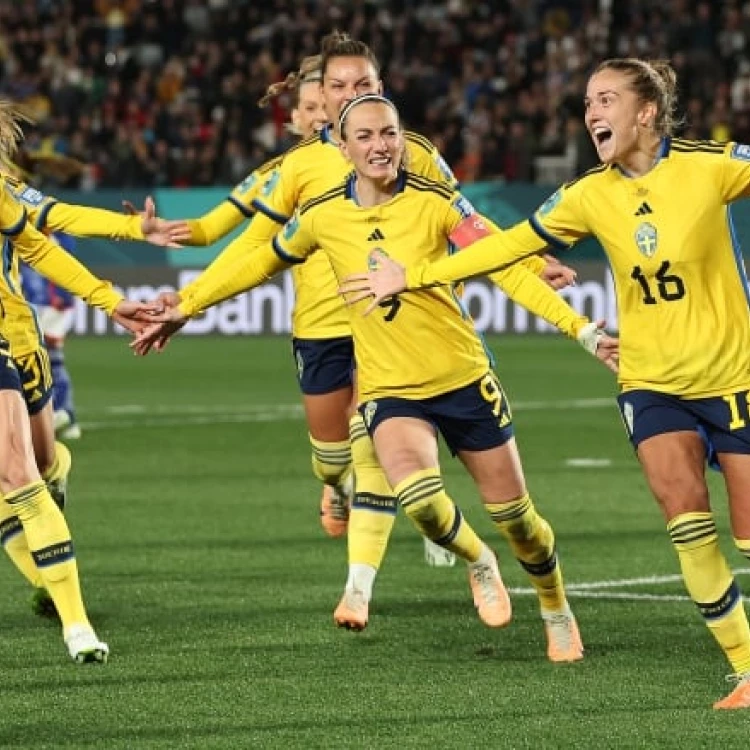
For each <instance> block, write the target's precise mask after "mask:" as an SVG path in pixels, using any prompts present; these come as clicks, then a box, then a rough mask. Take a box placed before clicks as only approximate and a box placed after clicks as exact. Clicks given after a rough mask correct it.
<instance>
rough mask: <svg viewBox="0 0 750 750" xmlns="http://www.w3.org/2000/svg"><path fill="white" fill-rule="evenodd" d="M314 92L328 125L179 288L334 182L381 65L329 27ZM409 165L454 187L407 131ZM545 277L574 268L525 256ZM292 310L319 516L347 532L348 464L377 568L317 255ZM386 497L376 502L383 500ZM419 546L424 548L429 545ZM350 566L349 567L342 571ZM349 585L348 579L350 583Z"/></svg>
mask: <svg viewBox="0 0 750 750" xmlns="http://www.w3.org/2000/svg"><path fill="white" fill-rule="evenodd" d="M320 69H321V76H322V82H321V92H322V96H323V101H324V104H325V110H326V113H327V114H328V116H329V117H330V119H331V121H332V124H329V125H327V126H326V127H324V128H323V129H322V130H321V131H320V133H319V134H317V135H315V136H314V137H311V138H308V139H306V140H303V141H302V142H301V143H300V144H298V145H297V146H295V147H293V148H292V149H290V150H289V151H288V152H287V153H286V154H285V155H284V157H283V160H282V161H281V163H280V164H279V166H278V168H277V169H276V170H274V172H273V174H272V175H271V177H270V178H269V179H268V181H267V182H266V184H265V185H264V186H263V187H262V189H261V191H260V194H259V195H258V196H257V197H256V199H255V200H254V201H253V206H254V208H255V209H257V211H258V213H257V215H256V217H255V218H254V220H253V222H252V224H251V225H250V227H249V228H248V230H247V232H246V234H245V235H244V236H243V238H242V242H238V243H233V245H230V246H229V247H228V248H226V249H225V250H224V252H223V253H222V255H220V256H219V258H218V259H217V260H216V261H214V263H213V264H211V266H209V268H208V269H207V270H206V271H205V272H204V274H203V275H202V276H200V277H199V278H198V279H196V280H195V281H194V282H193V284H191V285H189V286H188V287H186V289H185V291H187V292H191V291H192V290H194V289H199V288H200V287H201V286H202V285H203V284H207V283H211V282H212V280H213V279H216V278H222V277H223V275H224V273H226V269H227V268H229V267H231V264H232V263H233V262H235V261H236V260H237V259H238V258H241V257H242V256H243V255H245V254H247V252H248V251H251V250H252V249H253V248H260V247H265V246H267V245H268V243H269V242H270V241H271V239H272V238H273V237H274V236H275V234H276V233H277V232H278V230H279V225H280V224H283V223H284V222H285V221H286V220H287V219H289V218H290V217H291V216H292V214H293V213H294V211H295V209H296V208H298V207H299V206H301V205H302V204H303V203H304V202H305V201H308V200H310V199H312V198H314V197H316V196H318V195H321V194H322V193H324V192H325V191H326V190H328V189H330V188H332V187H334V186H335V185H336V184H338V183H339V182H341V181H342V180H343V179H344V177H345V176H346V174H347V173H348V172H349V171H350V169H351V166H350V165H349V164H348V163H347V161H346V159H345V158H344V157H343V156H342V154H341V153H340V151H339V149H338V147H337V144H338V142H339V141H340V137H341V136H340V133H339V131H338V116H339V114H340V112H341V109H342V107H343V106H344V105H345V104H346V103H347V102H348V101H350V100H351V99H353V98H354V97H356V96H359V95H361V94H367V93H377V94H380V93H382V90H383V84H382V81H381V80H380V77H379V76H380V68H379V64H378V61H377V58H376V57H375V55H374V54H373V53H372V51H371V50H370V49H369V47H368V46H367V45H366V44H364V43H362V42H360V41H357V40H354V39H351V38H350V37H349V36H348V35H346V34H341V33H338V32H334V33H333V34H331V35H329V36H327V37H326V38H325V39H324V40H323V42H322V59H321V62H320ZM405 140H406V150H407V155H408V156H407V158H408V161H409V170H410V171H411V172H413V173H415V174H418V175H422V176H424V177H428V178H431V179H434V180H438V181H442V182H444V183H446V184H447V185H449V186H451V187H454V186H455V184H456V183H455V179H454V177H453V174H452V173H451V171H450V169H449V167H448V166H447V164H446V163H445V161H444V160H443V159H442V157H441V156H440V154H439V153H438V151H437V149H436V148H435V147H434V145H433V144H432V143H430V142H429V141H428V140H427V139H426V138H423V137H422V136H420V135H417V134H416V133H410V132H407V133H406V135H405ZM380 231H381V230H380V229H379V228H378V227H377V226H373V227H372V230H371V232H369V233H368V235H367V236H366V237H365V238H364V241H365V242H366V243H368V244H370V245H371V246H372V247H377V246H378V243H379V242H380V240H381V237H380ZM529 264H530V266H531V267H533V268H535V269H536V271H537V273H545V274H546V278H547V279H548V281H549V283H551V284H556V285H565V284H567V283H569V282H570V280H571V279H572V278H574V276H575V275H574V274H573V273H572V272H571V271H570V269H567V268H565V267H563V266H559V265H555V266H551V267H546V266H545V263H544V261H542V260H541V259H539V258H535V259H533V260H532V261H529ZM293 278H294V284H295V292H296V299H295V309H294V313H293V336H294V338H293V350H294V356H295V360H296V364H297V370H298V376H299V383H300V388H301V390H302V398H303V403H304V408H305V414H306V418H307V424H308V428H309V434H310V442H311V445H312V463H313V471H314V473H315V475H316V477H318V478H319V479H320V480H321V481H322V482H323V483H324V485H326V486H328V487H330V488H332V490H333V491H332V492H331V491H329V492H328V493H324V499H323V503H322V507H321V521H322V523H323V526H324V528H325V530H326V531H327V532H328V533H329V534H330V535H332V536H340V535H342V534H344V533H345V532H346V529H347V522H348V518H349V502H350V495H351V483H350V464H351V460H352V458H353V459H354V464H355V467H358V468H359V473H358V476H357V496H356V497H355V499H354V507H353V513H352V526H353V531H352V530H350V534H349V540H348V541H349V558H350V564H353V565H360V564H366V565H367V567H375V568H377V567H379V565H380V561H381V560H382V558H383V555H384V554H385V548H386V544H387V541H388V537H389V534H390V531H391V528H392V525H393V520H394V517H395V508H396V503H395V500H394V499H393V498H392V497H391V493H390V488H389V487H388V484H387V482H386V481H385V478H384V477H383V475H382V472H381V471H380V469H379V468H378V466H377V462H376V460H375V457H374V452H373V450H372V446H371V443H370V441H369V438H368V437H367V433H366V431H365V430H364V426H363V425H362V422H361V418H358V417H357V416H356V415H355V417H354V420H353V421H354V424H353V426H352V437H353V438H356V440H352V444H351V451H350V440H349V433H350V427H349V418H350V414H351V404H352V401H353V399H354V397H355V393H354V390H355V389H354V384H353V371H354V352H353V344H352V333H351V326H350V323H349V316H348V314H347V312H346V310H345V307H344V304H343V302H342V300H341V298H340V297H339V295H338V292H337V287H338V283H337V281H336V279H335V277H334V275H333V272H332V270H331V266H330V263H329V261H328V259H327V257H326V256H325V254H324V253H318V254H316V255H314V256H313V257H312V258H311V259H310V260H309V261H308V262H307V263H305V265H304V266H302V267H299V266H297V267H295V268H294V269H293ZM388 497H390V499H388V500H385V499H384V498H388ZM428 546H429V547H431V545H429V543H428ZM350 572H351V571H350ZM350 583H351V581H350Z"/></svg>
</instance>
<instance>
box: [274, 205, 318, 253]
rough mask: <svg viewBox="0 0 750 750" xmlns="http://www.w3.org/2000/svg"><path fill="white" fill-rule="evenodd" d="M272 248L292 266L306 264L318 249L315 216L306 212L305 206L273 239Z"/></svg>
mask: <svg viewBox="0 0 750 750" xmlns="http://www.w3.org/2000/svg"><path fill="white" fill-rule="evenodd" d="M272 246H273V249H274V251H275V252H276V254H277V255H278V256H279V258H281V259H282V260H283V261H284V262H285V263H288V264H290V265H293V264H297V263H304V262H305V259H306V258H307V256H308V255H310V253H312V252H313V251H314V250H315V249H316V248H317V247H318V244H317V241H316V239H315V235H314V232H313V216H312V215H311V214H310V213H306V212H305V210H304V206H303V207H302V208H301V209H300V210H299V211H297V212H296V213H295V214H294V216H292V218H291V219H289V221H288V222H287V223H286V224H285V225H284V228H283V229H282V230H281V231H280V232H279V233H278V234H277V235H276V236H275V237H274V238H273V241H272Z"/></svg>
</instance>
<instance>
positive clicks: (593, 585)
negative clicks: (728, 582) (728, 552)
mask: <svg viewBox="0 0 750 750" xmlns="http://www.w3.org/2000/svg"><path fill="white" fill-rule="evenodd" d="M732 573H733V574H734V575H736V576H742V575H748V574H749V573H750V568H737V569H736V570H734V571H732ZM681 581H682V576H681V575H680V574H678V573H670V574H668V575H662V576H644V577H643V578H620V579H613V580H606V581H583V582H581V583H569V584H567V585H566V587H565V588H566V591H567V593H568V595H569V596H571V597H576V598H578V599H620V600H624V601H653V602H689V601H692V600H691V599H690V597H689V596H687V595H685V594H654V593H651V592H635V591H609V590H603V589H617V588H628V587H630V586H649V585H651V586H653V585H657V586H658V585H659V584H663V583H677V582H681ZM509 591H510V593H511V594H518V595H520V596H535V595H536V590H535V589H530V588H511V589H509Z"/></svg>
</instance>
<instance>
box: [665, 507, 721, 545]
mask: <svg viewBox="0 0 750 750" xmlns="http://www.w3.org/2000/svg"><path fill="white" fill-rule="evenodd" d="M667 531H668V532H669V536H670V537H672V543H673V544H674V546H675V547H677V549H678V550H680V549H682V550H691V549H697V548H698V547H703V546H705V545H707V544H712V543H714V542H716V541H717V540H718V538H719V537H718V534H717V533H716V524H715V523H714V517H713V514H712V513H710V512H705V511H701V512H695V513H680V515H679V516H675V517H674V518H673V519H672V520H671V521H670V522H669V523H668V524H667Z"/></svg>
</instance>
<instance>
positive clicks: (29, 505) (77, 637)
mask: <svg viewBox="0 0 750 750" xmlns="http://www.w3.org/2000/svg"><path fill="white" fill-rule="evenodd" d="M6 132H7V131H6ZM3 147H7V141H6V142H3ZM0 233H2V235H3V239H4V254H5V257H6V258H7V259H13V258H14V257H16V255H18V256H20V257H21V258H22V259H23V260H24V261H25V262H27V263H29V264H31V265H32V266H33V267H34V268H36V269H37V270H38V271H39V272H40V273H42V274H43V275H44V276H47V277H48V278H50V279H52V280H53V281H54V282H55V283H57V284H59V285H60V286H62V287H64V288H66V289H68V290H69V291H71V292H73V293H74V294H77V295H79V296H80V297H82V298H83V299H85V300H86V301H87V302H89V303H90V304H92V305H94V306H96V307H99V308H101V309H103V310H105V311H106V312H107V313H109V314H110V315H112V316H113V317H115V319H117V320H118V321H119V322H121V323H123V324H124V325H126V326H127V327H129V328H131V330H135V329H134V327H133V322H132V321H136V320H138V319H139V318H141V317H143V316H144V315H146V313H147V312H148V310H149V309H151V308H149V307H148V306H146V305H143V304H141V303H134V302H126V301H124V300H123V298H122V296H121V295H120V294H118V293H116V292H115V291H114V290H113V289H112V288H111V285H110V284H108V283H106V282H103V281H101V280H99V279H97V278H96V277H94V276H92V275H91V274H90V273H89V272H88V271H87V270H86V269H85V268H84V267H83V266H82V265H81V264H80V263H78V261H76V260H75V259H74V258H72V257H71V256H69V255H68V254H67V253H66V252H65V251H63V250H62V249H61V248H59V247H58V246H57V245H55V244H54V243H52V242H51V241H50V240H48V239H47V238H46V237H44V235H42V234H41V233H39V232H38V231H37V230H35V229H34V228H33V226H32V225H31V224H30V223H29V222H28V221H27V211H26V209H25V208H24V206H23V204H22V203H21V201H19V200H18V199H17V197H16V196H15V195H14V193H13V186H12V185H10V184H8V182H7V181H6V180H5V178H3V177H1V176H0ZM17 294H18V292H17V290H16V289H15V288H14V286H13V285H12V282H11V280H10V277H9V276H8V275H7V272H6V273H5V274H3V275H2V280H1V281H0V445H2V446H3V449H2V450H0V494H1V495H2V502H1V504H2V507H3V508H4V509H5V510H4V511H3V517H2V522H0V538H3V539H5V538H7V537H9V536H10V537H12V536H16V535H18V533H19V532H20V531H21V530H22V532H23V534H24V538H25V540H26V542H27V544H28V549H29V550H30V560H29V566H30V569H29V570H28V576H29V577H30V578H31V577H33V576H38V577H39V578H40V579H41V584H42V585H43V587H44V588H45V589H46V591H47V592H48V593H49V595H50V597H51V598H52V601H53V603H54V605H55V609H56V611H57V613H58V615H59V617H60V620H61V623H62V628H63V639H64V641H65V644H66V647H67V649H68V653H69V654H70V656H71V658H72V659H73V660H74V661H75V662H77V663H83V662H104V661H106V660H107V655H108V653H109V649H108V647H107V644H106V643H103V642H101V641H100V640H99V639H98V638H97V636H96V634H95V632H94V630H93V628H92V627H91V624H90V622H89V619H88V616H87V614H86V609H85V607H84V604H83V599H82V597H81V590H80V584H79V581H78V569H77V566H76V561H75V555H74V552H73V543H72V541H71V538H70V531H69V530H68V526H67V524H66V523H65V517H64V516H63V514H62V511H61V510H60V509H59V508H58V506H57V505H56V504H55V502H54V500H53V499H52V496H51V495H50V493H49V490H48V489H47V485H46V484H45V482H44V481H43V479H42V477H41V475H40V473H39V470H38V469H37V461H36V458H35V455H34V447H33V444H32V438H31V423H30V418H29V413H28V410H27V404H26V400H25V399H24V395H23V386H22V375H21V373H19V371H18V369H17V368H16V365H15V357H14V356H12V355H11V349H10V344H9V342H8V338H7V336H6V331H7V330H8V328H9V327H12V326H13V324H14V322H15V319H14V318H13V317H12V316H13V311H12V310H13V308H12V307H10V306H8V305H7V303H8V302H9V301H11V300H12V299H13V297H14V295H17Z"/></svg>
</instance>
